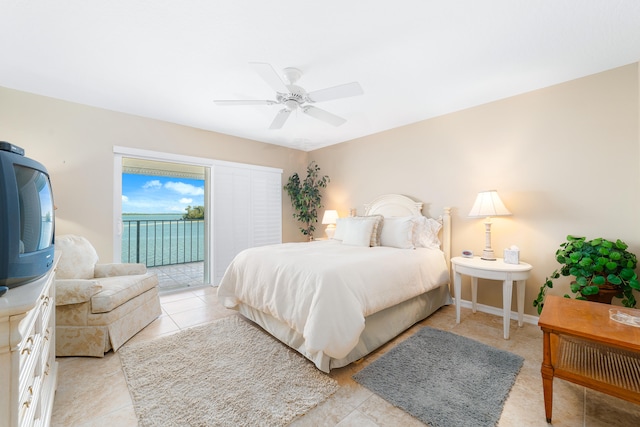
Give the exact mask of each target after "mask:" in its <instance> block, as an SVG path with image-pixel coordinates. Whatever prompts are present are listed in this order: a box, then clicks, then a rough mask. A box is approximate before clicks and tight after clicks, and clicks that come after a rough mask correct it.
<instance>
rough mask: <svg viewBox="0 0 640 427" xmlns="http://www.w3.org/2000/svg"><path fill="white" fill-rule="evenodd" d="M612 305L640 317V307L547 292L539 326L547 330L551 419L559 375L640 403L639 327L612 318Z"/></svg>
mask: <svg viewBox="0 0 640 427" xmlns="http://www.w3.org/2000/svg"><path fill="white" fill-rule="evenodd" d="M612 308H613V309H615V310H619V311H622V312H625V313H628V314H631V315H633V316H640V310H634V309H630V308H623V307H617V306H612V305H609V304H602V303H596V302H589V301H580V300H574V299H569V298H563V297H559V296H555V295H547V296H546V298H545V300H544V309H543V310H542V314H541V315H540V319H538V326H540V328H541V329H542V332H543V333H544V336H543V361H542V367H541V369H540V372H541V374H542V384H543V388H544V411H545V415H546V417H547V422H548V423H550V422H551V413H552V409H553V378H554V377H557V378H562V379H563V380H566V381H570V382H572V383H575V384H580V385H582V386H584V387H589V388H591V389H594V390H598V391H600V392H603V393H606V394H609V395H611V396H615V397H619V398H620V399H624V400H628V401H629V402H634V403H640V328H639V327H635V326H629V325H625V324H622V323H618V322H616V321H614V320H611V319H610V318H609V309H612Z"/></svg>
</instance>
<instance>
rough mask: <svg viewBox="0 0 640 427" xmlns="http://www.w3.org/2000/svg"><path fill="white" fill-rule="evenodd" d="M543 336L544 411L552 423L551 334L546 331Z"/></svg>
mask: <svg viewBox="0 0 640 427" xmlns="http://www.w3.org/2000/svg"><path fill="white" fill-rule="evenodd" d="M543 332H544V336H543V338H542V343H543V348H542V355H543V360H542V367H541V368H540V373H541V374H542V388H543V390H544V413H545V415H546V417H547V422H548V423H551V412H552V411H553V366H552V364H551V334H550V333H549V332H547V331H544V330H543Z"/></svg>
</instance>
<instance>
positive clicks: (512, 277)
mask: <svg viewBox="0 0 640 427" xmlns="http://www.w3.org/2000/svg"><path fill="white" fill-rule="evenodd" d="M451 264H452V265H453V273H454V274H453V289H454V293H455V297H456V323H460V300H461V298H460V292H461V288H462V275H463V274H464V275H465V276H470V277H471V307H472V310H473V312H474V313H475V312H476V300H477V296H478V279H479V278H480V279H490V280H500V281H502V317H503V323H504V339H506V340H508V339H509V321H510V319H511V297H512V293H513V282H514V281H515V282H516V292H517V294H516V298H517V303H518V326H522V322H523V317H524V291H525V283H526V280H527V279H528V278H529V275H530V274H531V269H532V268H533V267H532V266H531V265H530V264H527V263H526V262H520V263H519V264H507V263H505V262H504V259H502V258H498V259H497V260H495V261H485V260H483V259H480V257H473V258H464V257H454V258H452V259H451Z"/></svg>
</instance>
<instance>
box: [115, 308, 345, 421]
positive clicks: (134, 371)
mask: <svg viewBox="0 0 640 427" xmlns="http://www.w3.org/2000/svg"><path fill="white" fill-rule="evenodd" d="M119 354H120V360H121V361H122V367H123V369H124V374H125V379H126V381H127V385H128V386H129V391H130V393H131V397H132V399H133V405H134V409H135V412H136V415H137V417H138V422H139V425H140V426H163V427H164V426H249V425H250V426H284V425H287V424H289V423H290V422H291V421H293V420H294V419H295V418H297V417H299V416H301V415H303V414H305V413H307V412H308V411H309V410H311V409H312V408H314V407H315V406H317V405H318V404H319V403H321V402H323V401H324V400H325V399H326V398H327V397H329V396H330V395H331V394H333V393H334V392H335V391H336V390H337V389H338V384H337V382H336V381H335V380H334V379H332V378H330V377H328V376H327V375H326V374H324V373H322V372H321V371H319V370H318V369H316V367H315V366H314V365H313V364H312V363H311V362H309V361H308V360H307V359H305V358H304V357H302V356H301V355H300V354H298V353H297V352H295V351H294V350H291V349H289V348H288V347H286V346H285V345H284V344H282V343H280V342H279V341H277V340H276V339H275V338H273V337H271V336H270V335H268V334H267V333H266V332H264V331H262V330H261V329H259V328H257V327H256V326H254V325H252V324H250V323H248V322H247V321H245V320H243V319H241V318H240V317H239V316H230V317H226V318H223V319H221V320H218V321H216V322H214V323H211V324H207V325H203V326H198V327H194V328H191V329H187V330H184V331H181V332H178V333H175V334H173V335H169V336H166V337H161V338H158V339H155V340H153V341H149V342H142V343H137V344H132V345H128V346H125V347H123V348H121V349H120V350H119Z"/></svg>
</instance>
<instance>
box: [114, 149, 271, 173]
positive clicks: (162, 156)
mask: <svg viewBox="0 0 640 427" xmlns="http://www.w3.org/2000/svg"><path fill="white" fill-rule="evenodd" d="M113 152H114V154H116V155H118V154H120V155H122V156H125V157H139V158H143V159H148V160H159V161H164V162H172V163H185V164H189V165H196V166H216V165H220V166H229V167H234V168H247V169H252V170H262V171H267V172H279V173H282V172H283V170H282V169H280V168H273V167H270V166H259V165H252V164H249V163H236V162H229V161H226V160H216V159H208V158H206V157H195V156H185V155H183V154H174V153H165V152H162V151H152V150H143V149H140V148H130V147H121V146H118V145H114V146H113Z"/></svg>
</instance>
